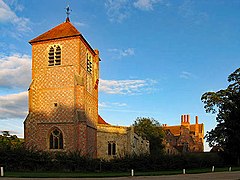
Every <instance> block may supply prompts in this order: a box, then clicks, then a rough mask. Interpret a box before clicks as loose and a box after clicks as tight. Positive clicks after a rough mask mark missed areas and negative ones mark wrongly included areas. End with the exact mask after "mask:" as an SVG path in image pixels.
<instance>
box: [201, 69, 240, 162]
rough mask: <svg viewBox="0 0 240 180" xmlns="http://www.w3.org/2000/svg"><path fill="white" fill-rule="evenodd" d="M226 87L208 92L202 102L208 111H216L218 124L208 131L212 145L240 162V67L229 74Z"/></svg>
mask: <svg viewBox="0 0 240 180" xmlns="http://www.w3.org/2000/svg"><path fill="white" fill-rule="evenodd" d="M228 82H229V83H230V84H229V86H228V87H227V88H226V89H223V90H219V91H217V92H206V93H204V94H203V95H202V98H201V100H202V102H203V103H204V104H205V105H204V108H205V110H206V112H207V113H216V114H217V116H216V121H217V126H216V127H215V129H212V130H211V131H210V132H207V135H206V139H207V142H208V143H209V146H210V147H213V146H219V147H221V148H222V149H223V150H224V152H225V154H228V157H232V159H235V160H237V163H238V164H239V162H240V68H238V69H237V70H236V71H235V72H233V73H232V74H230V75H229V76H228Z"/></svg>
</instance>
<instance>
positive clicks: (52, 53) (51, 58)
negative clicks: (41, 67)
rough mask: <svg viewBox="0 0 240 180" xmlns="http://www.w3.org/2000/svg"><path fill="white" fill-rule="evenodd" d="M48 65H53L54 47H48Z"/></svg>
mask: <svg viewBox="0 0 240 180" xmlns="http://www.w3.org/2000/svg"><path fill="white" fill-rule="evenodd" d="M48 66H54V48H53V47H50V48H49V52H48Z"/></svg>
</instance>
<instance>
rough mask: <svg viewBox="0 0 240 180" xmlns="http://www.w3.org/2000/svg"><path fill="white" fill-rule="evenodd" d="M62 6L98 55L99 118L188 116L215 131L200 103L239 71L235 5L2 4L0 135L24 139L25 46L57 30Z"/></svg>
mask: <svg viewBox="0 0 240 180" xmlns="http://www.w3.org/2000/svg"><path fill="white" fill-rule="evenodd" d="M67 4H70V7H71V9H72V12H71V15H70V19H71V22H72V23H73V24H74V26H75V27H76V28H77V29H78V30H79V31H80V32H81V33H82V34H83V36H84V37H85V38H86V39H87V40H88V42H89V43H90V44H91V46H92V47H93V48H94V49H99V51H100V56H101V59H102V61H101V69H100V77H101V79H100V93H99V113H100V115H101V116H102V117H103V118H104V119H105V120H106V121H107V122H109V123H111V124H115V125H131V124H132V123H133V122H134V120H135V119H136V118H137V117H152V118H154V119H156V120H158V121H159V122H160V123H162V124H168V125H176V124H179V123H180V116H181V115H182V114H190V115H191V122H192V123H194V117H195V116H196V115H198V116H199V122H200V123H204V124H205V132H206V131H209V130H210V129H212V128H214V126H215V116H214V115H211V114H206V113H205V111H204V108H203V104H202V102H201V100H200V98H201V95H202V94H203V93H204V92H207V91H217V90H219V89H224V88H226V87H227V85H228V83H227V81H226V79H227V76H228V75H229V74H230V73H231V72H233V71H234V70H235V69H237V68H239V64H240V61H239V59H240V49H239V47H240V32H239V31H240V19H239V17H240V11H239V9H240V1H239V0H231V1H229V0H210V1H209V0H201V1H198V0H179V1H174V0H87V1H86V0H72V1H71V0H68V1H67V0H65V1H64V0H51V1H49V0H41V1H40V0H34V1H29V0H28V1H27V0H0V130H10V131H11V132H12V133H14V134H17V135H18V136H20V137H22V136H23V121H24V119H25V116H26V115H27V111H28V107H27V106H28V105H27V89H28V86H29V84H30V81H31V46H30V44H28V41H29V40H31V39H33V38H34V37H36V36H38V35H40V34H42V33H44V32H45V31H47V30H49V29H51V28H53V27H55V26H56V25H58V24H60V23H62V22H63V21H64V20H65V18H66V14H65V9H64V8H65V7H66V6H67ZM207 149H208V147H206V150H207Z"/></svg>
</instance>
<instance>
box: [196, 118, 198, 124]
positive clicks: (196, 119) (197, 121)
mask: <svg viewBox="0 0 240 180" xmlns="http://www.w3.org/2000/svg"><path fill="white" fill-rule="evenodd" d="M196 124H198V116H196Z"/></svg>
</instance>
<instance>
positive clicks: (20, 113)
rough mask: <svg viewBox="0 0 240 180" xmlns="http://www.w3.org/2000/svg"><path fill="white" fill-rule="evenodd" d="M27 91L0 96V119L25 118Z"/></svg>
mask: <svg viewBox="0 0 240 180" xmlns="http://www.w3.org/2000/svg"><path fill="white" fill-rule="evenodd" d="M27 99H28V92H21V93H18V94H9V95H3V96H0V119H9V118H25V117H26V115H27V109H28V100H27Z"/></svg>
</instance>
